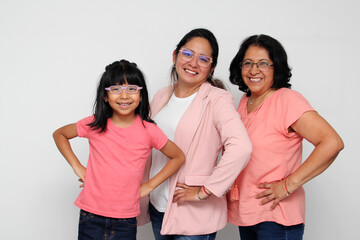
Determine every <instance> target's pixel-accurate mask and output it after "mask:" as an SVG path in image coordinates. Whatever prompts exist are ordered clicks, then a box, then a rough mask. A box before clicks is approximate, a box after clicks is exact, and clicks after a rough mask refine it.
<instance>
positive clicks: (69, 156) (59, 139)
mask: <svg viewBox="0 0 360 240" xmlns="http://www.w3.org/2000/svg"><path fill="white" fill-rule="evenodd" d="M53 137H54V140H55V143H56V146H57V148H58V149H59V151H60V153H61V154H62V155H63V156H64V158H65V159H66V161H67V162H68V163H69V165H70V166H71V167H72V168H73V169H74V170H75V169H76V168H79V167H80V166H82V164H81V163H80V161H79V159H78V158H77V157H76V155H75V154H74V152H73V150H72V148H71V145H70V142H69V140H68V139H67V138H66V137H65V136H64V135H62V134H61V133H57V132H55V133H54V134H53Z"/></svg>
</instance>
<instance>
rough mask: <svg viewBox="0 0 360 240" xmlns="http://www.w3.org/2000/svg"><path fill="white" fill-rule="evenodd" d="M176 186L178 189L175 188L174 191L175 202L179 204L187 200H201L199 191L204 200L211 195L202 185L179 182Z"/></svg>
mask: <svg viewBox="0 0 360 240" xmlns="http://www.w3.org/2000/svg"><path fill="white" fill-rule="evenodd" d="M176 187H177V188H178V189H177V190H175V192H174V198H173V202H174V203H175V202H177V203H178V204H182V203H183V202H186V201H201V200H200V199H199V198H198V195H197V194H198V193H199V196H200V197H201V198H202V199H204V200H205V199H207V198H208V197H209V196H208V195H206V194H205V193H204V192H203V191H202V187H190V186H188V185H186V184H183V183H177V184H176Z"/></svg>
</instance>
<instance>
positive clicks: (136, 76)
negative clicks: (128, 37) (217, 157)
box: [53, 60, 185, 240]
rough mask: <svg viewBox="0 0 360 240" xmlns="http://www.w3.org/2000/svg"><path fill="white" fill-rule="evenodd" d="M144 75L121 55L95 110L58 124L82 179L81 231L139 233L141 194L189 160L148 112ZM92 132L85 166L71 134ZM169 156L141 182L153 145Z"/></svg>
mask: <svg viewBox="0 0 360 240" xmlns="http://www.w3.org/2000/svg"><path fill="white" fill-rule="evenodd" d="M149 110H150V107H149V100H148V93H147V89H146V85H145V80H144V76H143V74H142V73H141V71H140V70H139V69H138V68H137V66H136V64H135V63H130V62H128V61H126V60H121V61H116V62H114V63H112V64H110V65H108V66H107V67H106V71H105V73H104V74H103V75H102V77H101V79H100V83H99V86H98V89H97V96H96V101H95V105H94V112H95V113H94V115H93V116H90V117H87V118H84V119H82V120H80V121H78V122H77V123H72V124H69V125H66V126H64V127H61V128H59V129H58V130H56V131H55V132H54V134H53V137H54V140H55V142H56V145H57V147H58V148H59V150H60V152H61V153H62V155H63V156H64V157H65V159H66V160H67V161H68V163H69V164H70V166H71V167H72V168H73V170H74V172H75V174H76V175H77V176H78V177H79V181H81V182H83V185H81V186H83V187H84V189H83V190H82V191H81V193H80V195H79V196H78V198H77V200H76V201H75V205H76V206H78V207H79V208H80V209H81V211H80V220H79V237H78V239H79V240H80V239H81V240H87V239H112V238H113V239H126V240H129V239H136V232H137V228H136V224H137V222H136V216H138V215H139V214H140V208H139V199H140V197H143V196H146V195H148V194H149V193H150V192H151V191H152V190H154V189H155V188H156V187H157V186H158V185H160V184H161V183H162V182H163V181H165V180H166V179H167V178H169V177H170V176H171V175H172V174H173V173H175V172H176V171H177V170H178V169H179V168H180V166H181V165H182V164H183V163H184V161H185V156H184V154H183V152H182V151H181V150H180V149H179V148H178V147H177V146H176V145H175V144H174V143H173V142H171V141H170V140H168V138H167V137H166V136H165V134H164V133H163V132H162V131H161V130H160V129H159V128H158V127H157V126H156V125H155V123H154V121H153V120H151V119H150V117H149ZM77 136H79V137H84V138H88V140H89V144H90V154H89V160H88V164H87V167H86V168H85V167H84V166H83V165H82V164H81V163H80V161H79V160H78V158H77V157H76V156H75V154H74V152H73V151H72V148H71V146H70V142H69V139H72V138H74V137H77ZM153 147H154V148H156V149H158V150H160V151H161V152H162V153H164V154H165V155H166V156H167V157H169V158H170V161H169V162H168V163H167V164H166V166H164V168H163V169H162V171H161V172H159V174H157V175H156V176H154V177H153V178H152V179H150V180H149V181H148V182H146V183H144V184H141V180H142V177H143V173H144V168H145V163H146V160H147V157H148V155H149V153H150V152H151V149H152V148H153Z"/></svg>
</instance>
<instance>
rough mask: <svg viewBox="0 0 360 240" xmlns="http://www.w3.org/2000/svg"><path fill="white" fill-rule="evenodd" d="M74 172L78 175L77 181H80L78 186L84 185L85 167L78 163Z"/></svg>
mask: <svg viewBox="0 0 360 240" xmlns="http://www.w3.org/2000/svg"><path fill="white" fill-rule="evenodd" d="M74 172H75V174H76V176H78V177H79V180H78V181H79V182H81V183H82V184H81V185H80V187H81V188H82V187H84V182H85V174H86V168H85V167H84V166H83V165H81V164H80V165H79V166H78V167H76V168H74Z"/></svg>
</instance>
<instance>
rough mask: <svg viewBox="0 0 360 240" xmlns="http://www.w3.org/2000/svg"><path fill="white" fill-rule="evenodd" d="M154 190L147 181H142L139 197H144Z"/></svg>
mask: <svg viewBox="0 0 360 240" xmlns="http://www.w3.org/2000/svg"><path fill="white" fill-rule="evenodd" d="M153 190H154V188H153V187H151V186H150V184H149V182H146V183H143V184H141V186H140V197H141V198H142V197H145V196H147V195H149V194H150V193H151V192H152V191H153Z"/></svg>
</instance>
